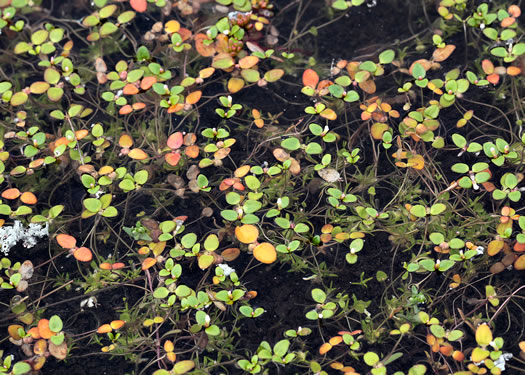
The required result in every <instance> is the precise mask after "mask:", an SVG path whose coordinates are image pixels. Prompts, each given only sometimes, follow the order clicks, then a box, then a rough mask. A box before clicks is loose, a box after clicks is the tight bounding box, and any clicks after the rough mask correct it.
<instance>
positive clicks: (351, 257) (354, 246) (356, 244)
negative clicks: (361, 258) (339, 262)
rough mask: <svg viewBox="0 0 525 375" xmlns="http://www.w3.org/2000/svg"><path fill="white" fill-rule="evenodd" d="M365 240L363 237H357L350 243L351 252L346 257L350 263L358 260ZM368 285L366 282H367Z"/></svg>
mask: <svg viewBox="0 0 525 375" xmlns="http://www.w3.org/2000/svg"><path fill="white" fill-rule="evenodd" d="M363 245H364V241H363V239H361V238H356V239H355V240H353V241H352V242H351V243H350V245H349V248H350V252H349V253H348V254H346V256H345V259H346V261H347V262H348V263H349V264H355V263H356V262H357V254H356V253H358V252H359V251H361V250H362V249H363ZM365 285H366V283H365Z"/></svg>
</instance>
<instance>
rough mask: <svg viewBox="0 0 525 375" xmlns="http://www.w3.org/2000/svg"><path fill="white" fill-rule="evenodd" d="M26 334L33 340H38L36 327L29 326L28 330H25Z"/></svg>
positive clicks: (38, 332) (38, 333) (38, 335)
mask: <svg viewBox="0 0 525 375" xmlns="http://www.w3.org/2000/svg"><path fill="white" fill-rule="evenodd" d="M27 334H28V335H29V336H31V337H32V338H33V339H35V340H38V339H39V338H40V337H41V336H40V331H39V330H38V327H33V328H31V329H30V330H29V331H27Z"/></svg>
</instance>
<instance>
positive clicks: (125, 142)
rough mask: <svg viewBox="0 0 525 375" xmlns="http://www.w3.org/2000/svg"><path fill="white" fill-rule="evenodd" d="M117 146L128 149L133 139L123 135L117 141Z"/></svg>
mask: <svg viewBox="0 0 525 375" xmlns="http://www.w3.org/2000/svg"><path fill="white" fill-rule="evenodd" d="M118 144H119V146H120V147H124V148H130V147H131V146H133V138H131V137H130V136H129V135H128V134H126V133H123V134H122V135H121V136H120V138H119V140H118Z"/></svg>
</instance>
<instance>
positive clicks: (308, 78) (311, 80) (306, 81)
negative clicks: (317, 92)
mask: <svg viewBox="0 0 525 375" xmlns="http://www.w3.org/2000/svg"><path fill="white" fill-rule="evenodd" d="M318 82H319V75H318V74H317V73H316V72H315V70H313V69H306V70H305V71H304V72H303V85H304V86H310V87H313V88H315V86H317V83H318Z"/></svg>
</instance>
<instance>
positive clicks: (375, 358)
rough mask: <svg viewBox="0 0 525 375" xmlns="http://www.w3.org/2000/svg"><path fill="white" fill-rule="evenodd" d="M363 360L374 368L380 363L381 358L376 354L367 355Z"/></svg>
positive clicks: (369, 353)
mask: <svg viewBox="0 0 525 375" xmlns="http://www.w3.org/2000/svg"><path fill="white" fill-rule="evenodd" d="M363 359H364V360H365V363H366V364H367V365H368V366H374V365H375V364H376V363H377V362H379V356H378V355H377V354H376V353H374V352H367V353H365V355H364V357H363Z"/></svg>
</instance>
